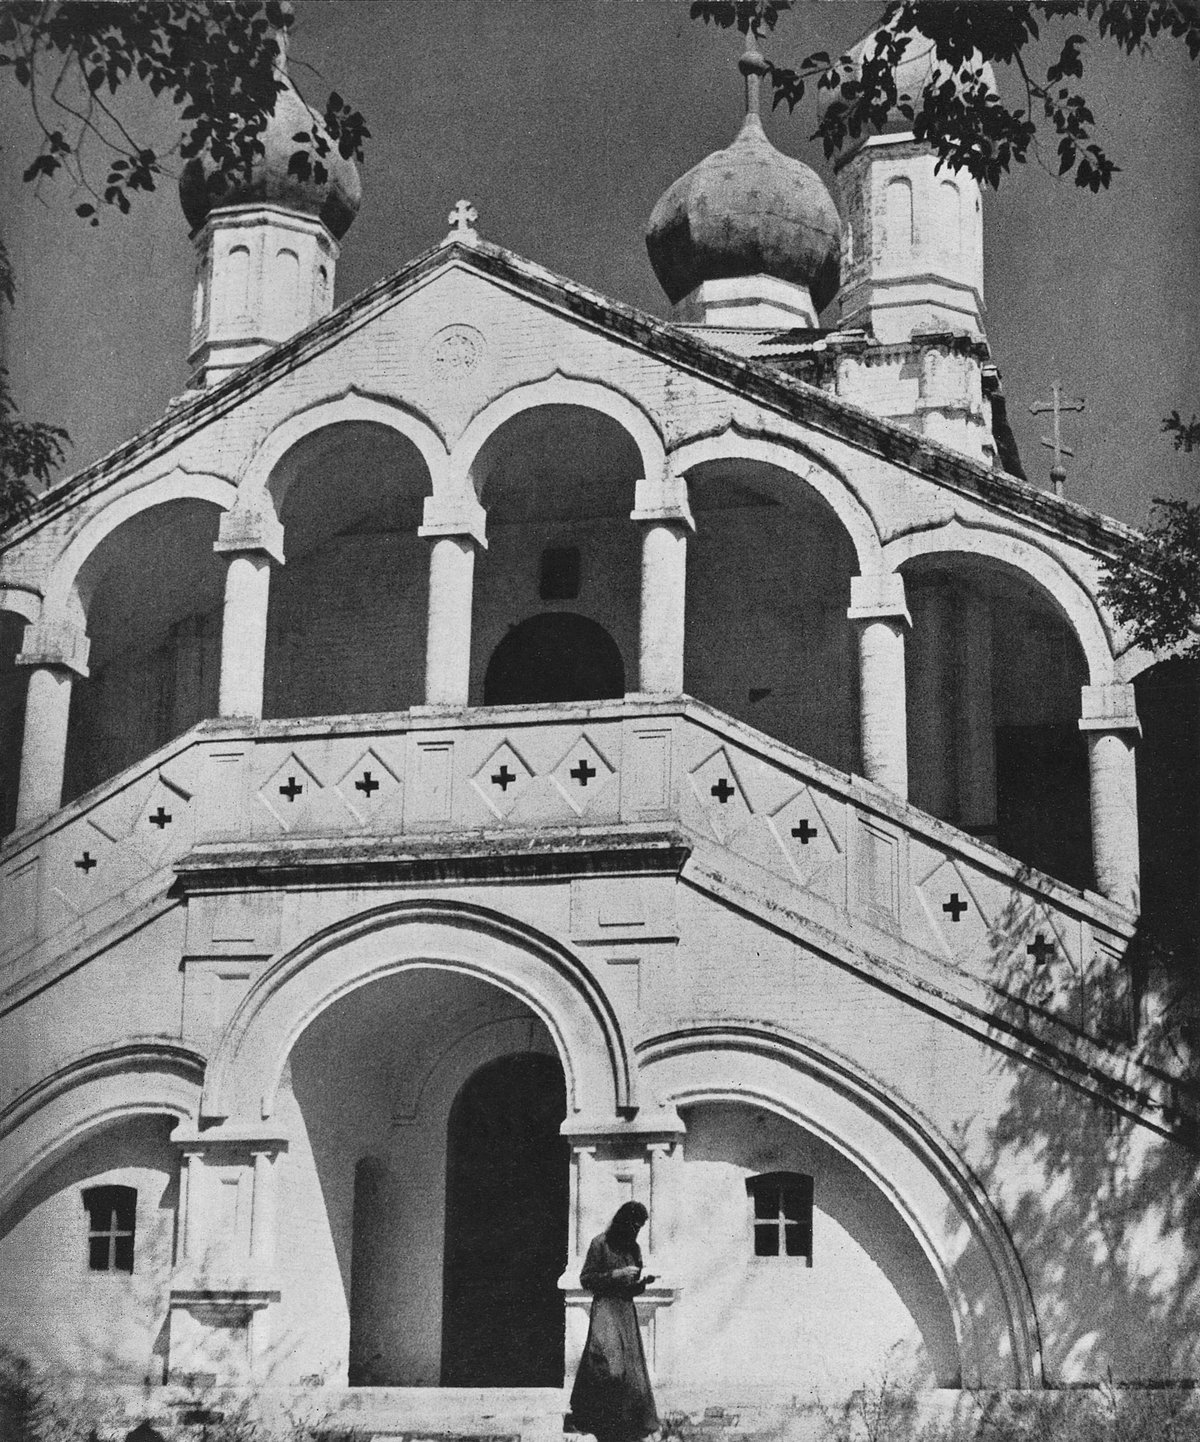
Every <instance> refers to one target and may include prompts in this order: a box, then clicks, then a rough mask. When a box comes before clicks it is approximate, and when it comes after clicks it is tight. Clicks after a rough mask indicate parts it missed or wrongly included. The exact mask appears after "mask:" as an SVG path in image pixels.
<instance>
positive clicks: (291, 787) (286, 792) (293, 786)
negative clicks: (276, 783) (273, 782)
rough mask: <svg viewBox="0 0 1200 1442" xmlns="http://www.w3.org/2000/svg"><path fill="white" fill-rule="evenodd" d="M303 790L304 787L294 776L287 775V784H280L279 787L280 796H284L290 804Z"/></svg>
mask: <svg viewBox="0 0 1200 1442" xmlns="http://www.w3.org/2000/svg"><path fill="white" fill-rule="evenodd" d="M303 790H304V787H303V786H301V785H300V784H299V783H298V782H297V780H296V778H295V777H294V776H289V777H288V779H287V785H286V786H281V787H280V788H279V794H280V796H286V797H287V799H288V804H289V805H291V804H292V803H293V802H294V801H295V800H296V797H297V796H299V795H300V793H301V792H302V791H303Z"/></svg>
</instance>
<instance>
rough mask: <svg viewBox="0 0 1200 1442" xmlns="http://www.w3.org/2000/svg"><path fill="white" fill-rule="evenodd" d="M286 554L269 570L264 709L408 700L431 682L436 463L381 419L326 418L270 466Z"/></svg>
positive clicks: (296, 711) (297, 710) (341, 707)
mask: <svg viewBox="0 0 1200 1442" xmlns="http://www.w3.org/2000/svg"><path fill="white" fill-rule="evenodd" d="M270 488H271V491H272V494H273V495H277V496H278V498H279V508H280V519H281V521H282V523H283V528H284V534H283V546H284V553H285V555H286V557H287V560H286V564H285V565H283V566H281V567H276V568H275V569H274V570H273V572H272V576H271V592H270V605H269V612H268V623H267V654H266V674H265V680H264V703H263V710H264V715H266V716H269V717H282V716H323V715H347V714H353V713H356V712H378V711H399V710H405V709H406V708H407V707H409V706H412V705H414V704H417V703H419V702H420V701H421V700H422V699H423V694H424V666H425V629H426V628H425V617H426V611H427V606H428V592H429V548H428V543H427V542H426V541H423V540H422V539H421V538H420V536H418V534H417V530H418V527H419V526H420V525H421V521H422V508H423V505H424V502H425V499H426V497H427V496H428V495H429V494H430V489H431V478H430V473H429V468H428V465H427V463H426V461H425V458H424V456H423V455H422V453H421V451H420V450H419V449H418V447H417V445H416V444H415V443H414V442H413V441H412V440H411V439H410V438H409V437H408V436H406V435H403V434H401V433H400V432H399V431H397V430H395V429H393V428H391V427H389V426H387V425H385V424H383V422H381V421H374V420H350V421H344V422H340V423H336V424H331V425H328V426H325V427H323V428H321V429H318V430H316V431H313V432H310V433H308V434H306V435H304V436H303V438H302V439H300V440H298V441H297V442H296V443H295V444H294V445H293V446H292V447H291V449H290V450H288V451H287V452H286V454H285V455H284V456H283V457H282V458H281V459H280V460H279V462H278V464H277V467H276V469H275V471H273V472H272V476H271V481H270Z"/></svg>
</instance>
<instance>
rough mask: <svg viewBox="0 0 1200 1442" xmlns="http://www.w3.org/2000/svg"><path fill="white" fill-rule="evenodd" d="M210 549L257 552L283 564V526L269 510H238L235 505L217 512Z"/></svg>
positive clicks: (224, 553)
mask: <svg viewBox="0 0 1200 1442" xmlns="http://www.w3.org/2000/svg"><path fill="white" fill-rule="evenodd" d="M213 550H214V551H216V552H217V553H218V554H222V555H227V554H230V553H234V554H236V553H237V552H239V551H261V552H262V553H263V554H264V555H267V556H270V558H271V560H273V561H278V562H279V564H280V565H281V566H282V565H283V525H282V523H281V522H280V520H279V518H278V517H277V516H276V515H275V514H274V512H272V511H270V510H265V509H264V510H241V509H239V508H238V507H237V506H235V507H234V508H233V509H232V510H230V511H225V512H223V513H222V515H221V522H220V526H219V528H218V530H217V539H216V540H215V541H214V542H213Z"/></svg>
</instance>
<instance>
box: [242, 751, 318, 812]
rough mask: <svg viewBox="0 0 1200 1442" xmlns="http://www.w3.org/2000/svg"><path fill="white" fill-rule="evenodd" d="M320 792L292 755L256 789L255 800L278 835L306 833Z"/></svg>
mask: <svg viewBox="0 0 1200 1442" xmlns="http://www.w3.org/2000/svg"><path fill="white" fill-rule="evenodd" d="M323 790H324V787H323V786H322V783H321V781H320V779H319V778H318V777H317V775H316V774H315V772H313V771H312V769H311V768H310V767H308V766H306V765H305V764H304V762H303V761H301V759H300V758H299V756H297V755H296V753H295V752H294V751H292V752H290V753H289V754H288V755H287V756H286V757H285V758H284V759H283V760H282V761H281V762H280V763H279V764H278V765H277V766H276V767H275V768H274V770H273V771H272V772H271V774H270V775H269V776H268V777H267V779H266V781H264V782H263V784H262V785H261V786H260V787H259V788H258V799H259V801H261V802H262V804H263V805H264V806H265V807H266V809H267V810H268V811H269V812H270V814H271V815H272V816H273V817H274V818H275V821H276V822H277V823H278V825H279V828H280V829H281V830H282V831H306V830H308V829H310V827H311V826H312V823H313V820H314V817H315V815H316V814H317V810H316V807H317V802H318V801H319V799H320V795H321V792H322V791H323Z"/></svg>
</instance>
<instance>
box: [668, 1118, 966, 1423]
mask: <svg viewBox="0 0 1200 1442" xmlns="http://www.w3.org/2000/svg"><path fill="white" fill-rule="evenodd" d="M679 1114H680V1117H681V1118H682V1120H683V1122H684V1125H685V1126H686V1128H687V1132H686V1136H685V1137H684V1143H683V1158H682V1162H681V1164H680V1167H679V1172H678V1175H677V1177H676V1179H675V1182H676V1189H677V1196H676V1198H675V1205H674V1213H675V1224H676V1227H677V1229H678V1231H679V1232H680V1233H681V1234H682V1236H683V1237H687V1236H703V1237H704V1239H705V1243H704V1247H703V1249H700V1250H698V1251H697V1252H696V1253H695V1254H694V1255H693V1256H692V1257H690V1258H689V1256H688V1253H687V1251H686V1249H683V1250H682V1251H681V1252H680V1253H679V1255H680V1257H681V1261H680V1263H679V1264H678V1268H677V1271H676V1274H675V1275H674V1276H673V1277H672V1281H673V1283H674V1284H675V1285H677V1286H678V1287H679V1291H680V1296H679V1300H678V1301H677V1302H676V1303H675V1307H676V1308H677V1315H676V1316H673V1317H672V1323H673V1325H674V1328H675V1331H676V1333H677V1335H682V1336H683V1337H686V1338H687V1345H686V1346H685V1347H683V1348H681V1349H680V1353H679V1355H678V1356H677V1357H676V1359H675V1363H674V1366H673V1368H672V1372H673V1378H672V1380H673V1383H674V1385H675V1386H682V1387H687V1386H692V1387H698V1386H700V1385H707V1386H709V1387H711V1388H712V1389H713V1390H714V1392H715V1391H716V1390H717V1389H718V1388H719V1387H720V1386H721V1385H722V1384H724V1385H727V1386H730V1387H751V1388H757V1389H760V1390H762V1391H768V1390H770V1391H775V1390H778V1391H779V1392H782V1393H783V1394H785V1395H787V1394H788V1393H789V1392H790V1393H795V1392H797V1391H801V1390H807V1389H808V1388H811V1387H812V1386H813V1384H814V1381H817V1380H818V1379H819V1385H820V1389H821V1390H823V1391H827V1392H830V1393H832V1394H833V1395H834V1396H838V1395H846V1394H848V1393H849V1392H851V1391H853V1389H854V1387H855V1386H857V1385H861V1384H862V1383H863V1382H864V1381H865V1380H866V1379H868V1378H870V1377H872V1376H879V1375H882V1374H883V1373H885V1372H890V1374H891V1375H892V1376H893V1377H894V1378H895V1381H896V1384H897V1385H899V1386H903V1387H905V1388H906V1389H909V1390H913V1391H916V1390H920V1389H923V1388H928V1387H930V1386H940V1387H956V1386H958V1385H960V1381H961V1377H960V1362H959V1351H958V1342H957V1338H956V1336H955V1329H954V1321H953V1317H952V1315H951V1311H950V1307H949V1305H948V1303H947V1299H946V1296H945V1293H944V1291H943V1289H942V1286H941V1282H940V1280H939V1278H938V1276H937V1273H936V1271H935V1270H934V1267H933V1265H932V1264H931V1262H930V1260H929V1258H928V1257H927V1256H926V1255H925V1253H924V1251H923V1250H922V1248H921V1245H920V1243H919V1241H918V1239H917V1238H916V1236H915V1235H914V1234H913V1232H912V1230H911V1228H910V1227H909V1226H908V1224H907V1223H906V1221H905V1219H904V1218H903V1216H902V1215H901V1214H900V1213H899V1212H898V1211H897V1209H896V1207H895V1204H894V1202H893V1199H892V1198H891V1196H890V1195H889V1194H888V1191H887V1190H886V1189H885V1187H883V1186H881V1185H880V1184H879V1183H878V1182H877V1181H876V1180H874V1179H873V1178H871V1177H870V1176H868V1175H867V1174H865V1173H864V1172H863V1170H862V1169H861V1167H859V1166H858V1165H856V1163H855V1161H854V1160H853V1159H852V1157H851V1156H849V1155H847V1154H846V1152H845V1151H843V1150H841V1149H839V1148H838V1147H837V1146H835V1145H833V1144H832V1143H831V1142H830V1141H828V1140H826V1139H825V1138H824V1137H822V1136H821V1135H820V1132H819V1130H815V1129H813V1128H812V1127H809V1126H806V1125H805V1124H804V1121H803V1120H802V1119H801V1118H800V1117H798V1116H797V1115H796V1114H795V1112H794V1111H793V1113H792V1114H790V1115H789V1114H788V1112H787V1111H785V1110H784V1109H783V1108H782V1107H781V1106H779V1105H778V1103H775V1104H772V1102H771V1101H770V1100H768V1099H765V1098H763V1099H757V1100H752V1099H750V1098H743V1099H738V1100H732V1099H725V1100H718V1099H704V1098H703V1097H702V1096H697V1097H696V1099H695V1100H693V1101H691V1102H689V1103H688V1104H686V1105H681V1106H680V1108H679ZM780 1174H783V1175H785V1176H792V1177H797V1178H801V1177H802V1178H804V1179H805V1183H806V1186H805V1191H806V1192H808V1194H809V1195H810V1196H811V1202H809V1201H808V1196H803V1195H801V1196H797V1198H796V1201H797V1202H799V1203H800V1205H799V1206H797V1205H795V1204H794V1203H793V1212H794V1213H795V1214H796V1215H797V1220H798V1221H799V1222H800V1223H801V1224H804V1225H807V1227H808V1228H810V1229H811V1241H810V1242H809V1246H810V1250H809V1252H808V1255H807V1256H795V1257H789V1256H787V1255H786V1253H785V1248H783V1247H780V1248H779V1253H780V1254H779V1255H775V1256H770V1255H768V1256H761V1255H757V1254H756V1252H757V1249H756V1245H755V1243H756V1235H755V1232H756V1229H755V1216H756V1206H755V1200H754V1198H753V1197H752V1196H751V1195H750V1191H751V1189H752V1186H753V1181H754V1179H755V1178H756V1177H761V1176H766V1177H771V1176H775V1177H778V1176H779V1175H780ZM747 1183H750V1184H751V1185H750V1187H748V1186H747ZM809 1206H811V1211H809V1210H808V1207H809ZM802 1209H803V1211H804V1213H805V1215H803V1216H801V1215H799V1214H800V1212H801V1210H802ZM757 1211H758V1212H759V1214H763V1213H765V1212H766V1211H767V1208H766V1207H764V1206H762V1205H761V1204H760V1205H759V1207H758V1208H757Z"/></svg>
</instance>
